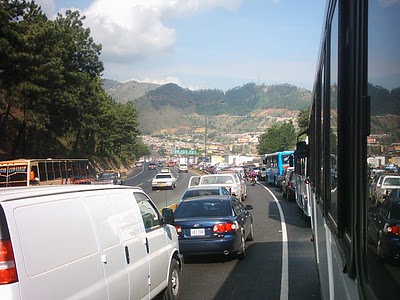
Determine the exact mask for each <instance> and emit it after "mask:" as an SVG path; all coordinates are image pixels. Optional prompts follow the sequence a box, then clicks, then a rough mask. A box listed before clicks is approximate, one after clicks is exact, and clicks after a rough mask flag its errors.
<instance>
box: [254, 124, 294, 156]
mask: <svg viewBox="0 0 400 300" xmlns="http://www.w3.org/2000/svg"><path fill="white" fill-rule="evenodd" d="M295 144H296V130H295V128H294V125H293V122H292V121H289V122H283V123H275V124H272V126H271V127H270V128H268V129H267V131H266V132H265V133H263V134H262V135H261V136H260V138H259V142H258V145H257V151H258V154H260V155H262V154H265V153H273V152H277V151H285V150H291V149H294V146H295Z"/></svg>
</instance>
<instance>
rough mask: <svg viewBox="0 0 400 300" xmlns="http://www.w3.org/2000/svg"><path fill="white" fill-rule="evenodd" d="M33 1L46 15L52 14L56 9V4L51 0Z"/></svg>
mask: <svg viewBox="0 0 400 300" xmlns="http://www.w3.org/2000/svg"><path fill="white" fill-rule="evenodd" d="M35 3H36V4H38V5H39V6H40V7H41V8H42V11H43V12H44V13H45V14H46V15H47V16H52V15H53V14H54V12H55V10H56V6H55V4H54V1H53V0H35Z"/></svg>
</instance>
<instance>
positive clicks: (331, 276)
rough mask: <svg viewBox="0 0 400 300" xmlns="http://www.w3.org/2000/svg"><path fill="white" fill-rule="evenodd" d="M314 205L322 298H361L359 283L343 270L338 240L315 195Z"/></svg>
mask: <svg viewBox="0 0 400 300" xmlns="http://www.w3.org/2000/svg"><path fill="white" fill-rule="evenodd" d="M312 205H313V206H314V208H315V218H313V224H312V226H313V229H312V232H313V236H314V249H315V254H316V259H317V264H318V272H319V278H320V284H321V295H322V299H348V300H352V299H359V295H358V288H357V284H356V282H355V281H353V280H351V279H350V278H349V277H348V275H347V274H346V273H344V272H343V264H342V258H341V255H340V252H339V249H338V246H337V243H336V240H335V239H334V237H333V236H332V234H331V232H330V230H329V227H328V226H327V224H326V219H325V218H324V217H323V213H322V211H321V206H320V204H318V203H316V200H315V197H314V196H313V197H312Z"/></svg>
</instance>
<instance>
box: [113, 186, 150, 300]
mask: <svg viewBox="0 0 400 300" xmlns="http://www.w3.org/2000/svg"><path fill="white" fill-rule="evenodd" d="M106 193H107V196H108V198H109V199H110V202H111V204H112V206H113V209H114V213H115V216H116V219H117V223H118V226H119V230H120V233H121V238H122V245H123V251H124V256H125V263H126V266H127V271H128V277H129V290H130V295H129V299H142V298H148V294H149V292H150V268H149V260H148V255H147V251H146V236H145V232H144V228H143V222H142V220H141V219H140V212H139V210H138V207H137V203H136V201H135V198H134V197H133V195H132V192H131V191H130V190H126V189H117V190H116V189H113V190H108V191H107V192H106Z"/></svg>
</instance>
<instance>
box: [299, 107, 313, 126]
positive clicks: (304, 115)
mask: <svg viewBox="0 0 400 300" xmlns="http://www.w3.org/2000/svg"><path fill="white" fill-rule="evenodd" d="M309 113H310V109H309V108H306V109H303V110H301V111H300V112H299V114H298V115H297V124H298V126H299V132H303V131H304V130H306V129H307V127H308V119H309Z"/></svg>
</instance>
